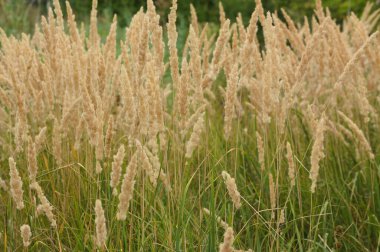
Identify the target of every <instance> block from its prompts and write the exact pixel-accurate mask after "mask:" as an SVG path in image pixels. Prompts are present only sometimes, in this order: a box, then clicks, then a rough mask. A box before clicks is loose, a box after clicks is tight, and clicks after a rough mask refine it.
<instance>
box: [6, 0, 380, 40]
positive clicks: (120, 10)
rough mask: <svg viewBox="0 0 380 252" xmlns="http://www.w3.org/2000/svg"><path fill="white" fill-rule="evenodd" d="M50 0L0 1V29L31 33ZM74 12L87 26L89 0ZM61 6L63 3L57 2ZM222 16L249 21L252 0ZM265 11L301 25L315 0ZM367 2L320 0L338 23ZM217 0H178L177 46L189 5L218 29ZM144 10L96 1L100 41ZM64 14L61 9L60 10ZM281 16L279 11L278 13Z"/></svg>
mask: <svg viewBox="0 0 380 252" xmlns="http://www.w3.org/2000/svg"><path fill="white" fill-rule="evenodd" d="M52 1H53V0H0V27H1V28H2V29H3V30H4V31H5V32H6V33H7V34H9V35H15V36H20V34H21V33H22V32H25V33H32V32H33V30H34V27H35V23H36V22H38V21H39V20H40V17H41V15H46V14H47V10H48V8H49V6H52ZM68 1H69V2H70V5H71V7H72V9H73V10H74V12H75V15H76V18H77V21H79V22H80V23H83V24H84V25H85V26H87V25H88V23H89V19H90V18H89V15H90V11H91V4H92V0H68ZM153 1H154V3H155V5H156V7H157V11H158V13H159V14H160V15H161V22H162V23H163V24H164V23H165V22H166V21H167V14H168V13H169V8H170V6H171V1H172V0H153ZM60 2H61V4H62V5H64V3H65V0H60ZM221 2H222V3H223V6H224V9H225V12H226V16H227V17H228V18H230V19H235V18H236V16H237V14H238V13H239V12H240V13H241V14H242V17H243V20H244V22H245V23H246V24H247V23H248V22H249V18H250V15H251V13H252V11H253V10H254V8H255V1H254V0H221ZM262 2H263V5H264V8H265V10H267V11H268V10H270V11H275V10H280V9H281V8H284V9H285V10H286V11H287V13H288V14H289V15H290V16H291V17H292V18H293V19H294V20H295V21H296V22H302V21H303V19H304V16H307V17H308V18H310V17H311V15H312V14H313V9H314V6H315V0H262ZM366 2H368V1H367V0H324V1H323V5H324V6H325V7H328V8H329V9H330V11H331V13H332V15H333V17H334V18H336V20H337V21H338V22H342V21H343V19H344V16H345V15H347V14H348V13H350V12H355V13H356V14H357V15H358V16H360V15H361V13H362V11H363V9H364V7H365V5H366ZM369 2H372V3H374V8H380V0H372V1H369ZM218 3H219V0H178V21H177V24H178V31H179V44H181V40H185V37H186V34H187V31H188V26H189V19H190V4H193V5H194V7H195V8H196V10H197V16H198V20H199V21H200V22H208V23H210V27H211V28H212V27H214V28H215V30H217V29H218V20H219V9H218ZM142 6H143V7H146V1H145V0H98V29H99V33H100V35H101V37H102V38H103V39H104V38H105V37H106V35H107V33H108V31H109V26H110V24H111V21H112V18H113V15H114V14H117V16H118V26H119V29H118V39H123V35H124V32H121V31H122V29H123V28H124V27H126V26H127V25H128V23H129V22H130V20H131V18H132V16H133V15H134V13H136V12H137V11H138V10H139V9H140V8H141V7H142ZM63 10H64V11H65V8H63ZM279 16H280V17H281V12H279Z"/></svg>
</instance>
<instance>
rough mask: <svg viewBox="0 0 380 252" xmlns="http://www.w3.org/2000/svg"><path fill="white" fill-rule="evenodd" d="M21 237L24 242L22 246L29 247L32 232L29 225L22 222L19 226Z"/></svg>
mask: <svg viewBox="0 0 380 252" xmlns="http://www.w3.org/2000/svg"><path fill="white" fill-rule="evenodd" d="M20 232H21V237H22V243H23V244H24V247H29V245H30V238H31V237H32V232H31V231H30V226H29V225H27V224H24V225H22V226H21V227H20Z"/></svg>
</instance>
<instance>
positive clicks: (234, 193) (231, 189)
mask: <svg viewBox="0 0 380 252" xmlns="http://www.w3.org/2000/svg"><path fill="white" fill-rule="evenodd" d="M222 177H223V179H224V183H225V184H226V187H227V191H228V194H229V195H230V197H231V200H232V202H233V203H234V206H235V207H236V209H239V208H240V207H241V203H240V193H239V191H238V189H237V186H236V182H235V179H234V178H232V177H231V176H230V174H228V172H226V171H222Z"/></svg>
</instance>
